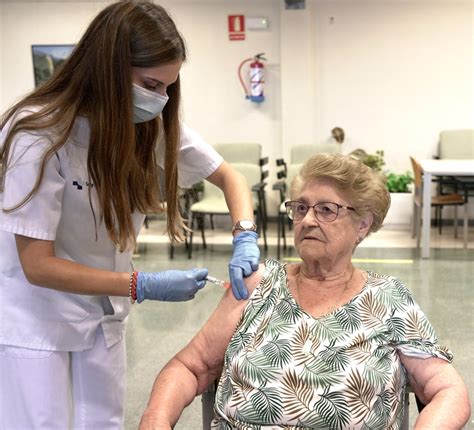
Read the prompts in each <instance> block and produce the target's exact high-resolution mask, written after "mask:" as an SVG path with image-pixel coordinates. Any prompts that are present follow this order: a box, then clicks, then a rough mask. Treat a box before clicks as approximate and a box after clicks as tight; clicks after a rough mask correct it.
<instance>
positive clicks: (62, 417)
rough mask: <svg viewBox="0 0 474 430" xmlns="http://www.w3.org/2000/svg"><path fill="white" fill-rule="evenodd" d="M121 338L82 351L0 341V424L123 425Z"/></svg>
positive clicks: (55, 427)
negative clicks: (50, 349) (47, 349)
mask: <svg viewBox="0 0 474 430" xmlns="http://www.w3.org/2000/svg"><path fill="white" fill-rule="evenodd" d="M125 381H126V355H125V340H124V339H122V340H121V341H120V342H118V343H117V344H115V345H113V346H112V347H111V348H107V347H106V346H105V340H104V336H103V334H102V329H101V328H99V329H98V330H97V335H96V340H95V344H94V346H93V347H92V348H91V349H88V350H86V351H80V352H62V351H38V350H32V349H27V348H17V347H13V346H5V345H0V429H2V430H37V429H38V430H40V429H41V430H66V429H74V430H95V429H97V430H117V429H123V406H124V396H125Z"/></svg>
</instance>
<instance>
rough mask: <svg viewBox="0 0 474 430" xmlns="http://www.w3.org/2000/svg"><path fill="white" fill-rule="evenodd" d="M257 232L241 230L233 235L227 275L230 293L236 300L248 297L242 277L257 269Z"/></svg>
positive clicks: (258, 254) (258, 252) (258, 256)
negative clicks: (232, 250) (232, 248)
mask: <svg viewBox="0 0 474 430" xmlns="http://www.w3.org/2000/svg"><path fill="white" fill-rule="evenodd" d="M257 239H258V234H257V233H255V232H254V231H243V232H242V233H239V234H238V235H237V236H235V237H234V240H233V241H232V244H233V245H234V253H233V255H232V259H231V260H230V263H229V277H230V283H231V285H232V293H234V297H235V298H236V299H237V300H241V299H246V298H247V297H248V291H247V287H246V286H245V284H244V278H246V277H247V276H250V275H251V274H252V273H253V272H255V271H256V270H257V269H258V262H259V258H260V249H259V247H258V245H257Z"/></svg>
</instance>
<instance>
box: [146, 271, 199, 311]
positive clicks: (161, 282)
mask: <svg viewBox="0 0 474 430" xmlns="http://www.w3.org/2000/svg"><path fill="white" fill-rule="evenodd" d="M207 274H208V270H207V269H193V270H167V271H165V272H152V273H150V272H138V276H137V302H138V303H141V302H143V300H145V299H147V300H161V301H164V302H184V301H186V300H191V299H193V298H194V295H195V294H196V293H197V292H198V291H199V290H200V289H201V288H203V287H204V285H206V277H207Z"/></svg>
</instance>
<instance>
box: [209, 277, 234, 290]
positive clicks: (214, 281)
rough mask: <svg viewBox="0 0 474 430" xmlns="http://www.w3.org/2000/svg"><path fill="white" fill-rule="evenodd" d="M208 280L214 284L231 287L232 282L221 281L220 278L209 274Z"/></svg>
mask: <svg viewBox="0 0 474 430" xmlns="http://www.w3.org/2000/svg"><path fill="white" fill-rule="evenodd" d="M206 280H207V281H209V282H211V283H212V284H216V285H219V286H220V287H222V288H229V287H230V282H227V281H221V280H220V279H217V278H214V276H208V277H207V278H206Z"/></svg>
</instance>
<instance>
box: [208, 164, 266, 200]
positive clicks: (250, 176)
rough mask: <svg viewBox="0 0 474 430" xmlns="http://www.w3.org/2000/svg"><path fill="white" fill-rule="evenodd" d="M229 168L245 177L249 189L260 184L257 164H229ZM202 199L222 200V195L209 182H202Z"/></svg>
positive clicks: (217, 188)
mask: <svg viewBox="0 0 474 430" xmlns="http://www.w3.org/2000/svg"><path fill="white" fill-rule="evenodd" d="M231 166H232V167H233V168H234V169H235V170H237V171H238V172H239V173H241V174H242V175H243V176H244V177H245V179H246V180H247V184H248V186H249V189H251V188H252V186H253V185H256V184H258V183H259V182H260V166H258V165H257V164H250V163H231ZM202 198H206V199H207V198H215V199H224V193H223V192H222V190H221V189H220V188H219V187H216V186H215V185H214V184H211V183H210V182H209V181H203V192H202Z"/></svg>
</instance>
